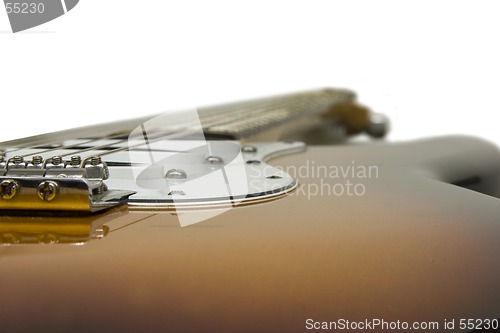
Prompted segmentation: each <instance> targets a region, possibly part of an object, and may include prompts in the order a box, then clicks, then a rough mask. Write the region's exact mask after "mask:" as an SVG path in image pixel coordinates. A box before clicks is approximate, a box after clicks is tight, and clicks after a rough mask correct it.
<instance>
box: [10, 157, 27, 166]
mask: <svg viewBox="0 0 500 333" xmlns="http://www.w3.org/2000/svg"><path fill="white" fill-rule="evenodd" d="M14 168H15V169H24V168H26V163H25V162H24V158H23V157H22V156H14V157H13V158H11V159H9V161H8V162H7V169H14Z"/></svg>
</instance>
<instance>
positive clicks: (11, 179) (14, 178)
mask: <svg viewBox="0 0 500 333" xmlns="http://www.w3.org/2000/svg"><path fill="white" fill-rule="evenodd" d="M108 177H109V169H108V166H107V165H106V163H105V162H102V160H101V158H100V157H98V156H92V157H89V158H87V159H84V160H83V161H82V160H81V158H80V157H79V156H73V158H72V159H71V160H70V161H64V160H63V159H62V157H60V156H54V157H52V158H49V159H46V160H44V159H43V158H42V157H41V156H38V155H36V156H33V158H32V159H31V161H29V162H26V161H24V158H23V157H21V156H15V157H13V158H10V159H8V160H5V158H4V157H3V156H2V157H0V198H1V199H0V209H8V210H63V211H88V212H95V211H98V210H101V209H104V208H110V207H112V206H115V205H117V204H120V203H122V202H123V201H124V200H125V199H126V198H127V197H128V196H129V195H131V194H133V192H131V191H123V190H114V189H111V190H110V189H108V188H107V186H106V184H105V183H104V180H106V179H107V178H108Z"/></svg>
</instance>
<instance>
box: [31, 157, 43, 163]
mask: <svg viewBox="0 0 500 333" xmlns="http://www.w3.org/2000/svg"><path fill="white" fill-rule="evenodd" d="M42 163H43V157H42V156H38V155H37V156H33V157H32V158H31V164H33V165H39V164H42Z"/></svg>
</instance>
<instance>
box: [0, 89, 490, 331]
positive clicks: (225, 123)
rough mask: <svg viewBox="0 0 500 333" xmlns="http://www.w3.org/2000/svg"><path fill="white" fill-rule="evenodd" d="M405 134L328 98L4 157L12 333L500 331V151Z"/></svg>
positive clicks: (92, 134)
mask: <svg viewBox="0 0 500 333" xmlns="http://www.w3.org/2000/svg"><path fill="white" fill-rule="evenodd" d="M387 130H388V120H387V119H386V118H385V117H384V116H383V115H380V114H375V113H372V112H371V111H370V110H369V109H368V108H366V107H364V106H361V105H359V104H358V103H357V102H356V96H355V94H354V93H353V92H350V91H347V90H340V89H323V90H317V91H309V92H304V93H295V94H290V95H285V96H277V97H270V98H264V99H259V100H252V101H246V102H240V103H232V104H227V105H222V106H213V107H206V108H199V109H192V110H184V111H182V112H175V113H172V112H171V113H165V114H161V115H155V116H150V117H142V118H138V119H133V120H124V121H119V122H116V123H110V124H103V125H98V126H91V127H85V128H79V129H74V130H68V131H63V132H59V133H51V134H45V135H40V136H35V137H30V138H25V139H19V140H15V141H9V142H4V143H2V144H0V148H1V152H2V154H1V156H0V214H1V217H0V244H1V245H2V246H0V260H1V263H0V291H1V292H0V295H1V304H2V306H1V310H0V327H1V331H2V332H308V331H321V332H325V331H339V330H343V331H349V332H356V331H359V332H371V331H373V332H387V331H399V332H407V331H410V330H412V331H416V332H419V331H422V332H431V331H434V332H437V331H440V332H444V331H446V332H455V331H456V332H460V331H473V330H481V329H483V330H486V329H491V330H493V329H496V328H498V319H496V318H498V317H500V288H499V281H500V241H499V239H500V222H499V217H500V202H499V201H498V199H497V197H498V196H499V195H500V178H499V176H500V172H499V171H500V154H499V152H498V149H497V147H496V146H495V145H493V144H490V143H488V142H485V141H482V140H480V139H476V138H471V137H465V136H463V137H462V136H450V137H440V138H431V139H425V140H420V141H414V142H404V143H388V142H386V141H384V140H377V139H379V138H382V137H383V136H384V135H385V133H386V132H387ZM354 136H358V137H361V138H365V139H353V137H354ZM366 137H370V138H372V139H370V140H367V139H366Z"/></svg>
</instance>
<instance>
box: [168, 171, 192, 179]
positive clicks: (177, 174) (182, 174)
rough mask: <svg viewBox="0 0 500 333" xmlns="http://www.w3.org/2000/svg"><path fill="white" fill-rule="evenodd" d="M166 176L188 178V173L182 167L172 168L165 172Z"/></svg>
mask: <svg viewBox="0 0 500 333" xmlns="http://www.w3.org/2000/svg"><path fill="white" fill-rule="evenodd" d="M165 177H167V178H170V179H186V178H187V174H186V171H184V170H181V169H171V170H168V171H167V173H166V174H165Z"/></svg>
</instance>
